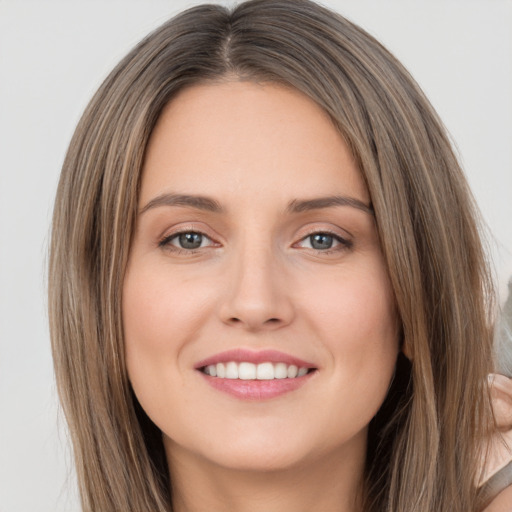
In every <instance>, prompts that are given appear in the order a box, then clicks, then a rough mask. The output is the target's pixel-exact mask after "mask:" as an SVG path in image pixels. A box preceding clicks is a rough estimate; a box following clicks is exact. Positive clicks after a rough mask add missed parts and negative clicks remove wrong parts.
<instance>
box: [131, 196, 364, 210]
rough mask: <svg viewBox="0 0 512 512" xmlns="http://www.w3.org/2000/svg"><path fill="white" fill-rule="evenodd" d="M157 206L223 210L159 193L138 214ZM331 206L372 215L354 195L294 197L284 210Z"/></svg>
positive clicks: (211, 202)
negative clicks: (349, 208) (355, 209)
mask: <svg viewBox="0 0 512 512" xmlns="http://www.w3.org/2000/svg"><path fill="white" fill-rule="evenodd" d="M159 206H188V207H190V208H196V209H199V210H204V211H208V212H213V213H222V212H224V209H223V208H222V206H221V205H220V204H219V203H218V202H217V201H216V200H215V199H212V198H210V197H206V196H200V195H191V194H160V195H159V196H157V197H155V198H153V199H151V201H149V202H148V203H147V204H146V205H145V206H144V207H143V208H142V209H141V210H140V211H139V215H142V214H143V213H144V212H146V211H148V210H151V209H153V208H157V207H159ZM333 206H350V207H352V208H357V209H358V210H361V211H363V212H365V213H368V214H370V215H374V211H373V208H372V206H371V204H370V205H366V204H365V203H363V201H360V200H359V199H356V198H355V197H348V196H327V197H317V198H314V199H294V200H293V201H291V202H290V203H289V204H288V206H287V207H286V211H287V212H288V213H302V212H306V211H311V210H321V209H322V208H332V207H333Z"/></svg>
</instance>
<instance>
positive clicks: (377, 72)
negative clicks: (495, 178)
mask: <svg viewBox="0 0 512 512" xmlns="http://www.w3.org/2000/svg"><path fill="white" fill-rule="evenodd" d="M234 78H236V79H238V80H250V81H258V82H277V83H281V84H283V85H286V86H290V87H293V88H295V89H297V90H299V91H301V92H302V93H304V94H306V95H307V96H309V97H310V98H312V99H313V100H314V101H315V102H316V103H317V104H318V105H320V106H321V107H322V108H323V109H324V110H325V111H326V112H327V113H328V114H329V115H330V116H331V118H332V119H333V122H334V123H335V125H336V126H337V127H338V129H339V131H340V134H341V135H342V136H343V138H344V140H345V141H346V142H347V144H348V145H349V147H350V149H351V151H352V153H353V155H354V157H355V158H356V160H357V163H358V165H359V168H360V170H361V173H362V175H363V177H364V179H365V182H366V184H367V186H368V190H369V192H370V196H371V199H372V205H373V208H374V211H375V217H376V221H377V227H378V231H379V236H380V240H381V245H382V250H383V253H384V257H385V260H386V263H387V267H388V271H389V275H390V279H391V283H392V286H393V290H394V294H395V298H396V303H397V308H398V311H399V315H400V319H401V323H402V335H403V344H404V345H405V347H406V348H407V352H408V353H410V354H411V355H412V362H409V361H407V360H406V359H405V358H404V357H400V358H399V361H398V364H397V374H396V377H395V379H394V382H393V385H392V388H391V390H390V393H389V395H388V397H387V399H386V401H385V403H384V404H383V407H382V408H381V411H380V412H379V414H378V415H377V416H376V418H374V420H373V421H372V424H371V425H370V434H369V436H370V437H369V445H368V457H367V468H366V494H367V497H366V504H365V512H370V511H371V512H384V511H386V512H413V511H421V512H425V511H438V510H448V509H450V510H452V511H453V512H467V511H468V510H473V509H474V505H475V498H476V491H475V487H474V481H475V478H476V473H477V463H478V460H479V452H478V446H479V442H480V440H481V439H482V437H483V435H484V434H485V433H486V429H488V428H489V421H490V420H489V418H490V417H491V415H490V405H489V400H488V396H487V390H486V375H487V373H488V372H489V371H490V370H491V361H492V354H491V339H492V333H491V325H490V324H491V318H492V313H493V303H492V297H493V296H494V293H493V289H492V285H491V282H490V279H489V277H488V276H489V272H488V269H487V266H486V261H485V256H484V253H483V250H482V244H481V241H480V235H479V221H478V215H477V210H476V207H475V204H474V201H473V199H472V197H471V194H470V191H469V189H468V186H467V183H466V180H465V178H464V176H463V174H462V171H461V169H460V166H459V164H458V162H457V159H456V157H455V156H454V153H453V150H452V148H451V146H450V142H449V139H448V137H447V134H446V132H445V130H444V128H443V126H442V124H441V122H440V120H439V119H438V117H437V115H436V114H435V112H434V110H433V109H432V107H431V106H430V104H429V102H428V101H427V99H426V98H425V96H424V95H423V93H422V92H421V90H420V88H419V87H418V86H417V84H416V83H415V82H414V81H413V79H412V78H411V77H410V76H409V74H408V73H407V71H406V70H405V69H404V68H403V67H402V65H401V64H400V63H399V62H398V61H397V60H396V59H395V58H394V57H393V56H392V55H391V54H390V53H389V52H388V51H387V50H386V49H385V48H383V47H382V45H380V43H378V42H377V41H376V40H375V39H374V38H373V37H371V36H370V35H368V34H367V33H366V32H364V31H363V30H362V29H360V28H359V27H357V26H355V25H353V24H352V23H350V22H348V21H347V20H346V19H344V18H343V17H341V16H340V15H337V14H335V13H333V12H331V11H329V10H327V9H325V8H323V7H321V6H319V5H316V4H314V3H312V2H310V1H308V0H277V1H273V0H272V1H271V0H252V1H248V2H244V3H242V4H240V5H238V6H237V7H235V8H234V9H232V10H228V9H226V8H224V7H220V6H217V5H203V6H199V7H195V8H192V9H189V10H188V11H185V12H183V13H182V14H180V15H178V16H176V17H175V18H173V19H171V20H170V21H168V22H167V23H165V24H164V25H162V26H161V27H160V28H158V29H157V30H155V31H154V32H153V33H151V34H150V35H149V36H148V37H146V38H145V39H144V40H143V41H142V42H141V43H139V44H138V45H137V46H136V47H135V48H134V49H133V50H132V51H131V52H130V53H129V54H128V55H127V56H126V57H125V58H124V59H123V60H122V61H121V62H120V63H119V64H118V66H117V67H116V68H115V69H114V70H113V71H112V72H111V74H110V75H109V76H108V77H107V79H106V80H105V82H104V83H103V84H102V86H101V87H100V89H99V90H98V92H97V93H96V94H95V96H94V97H93V98H92V100H91V102H90V103H89V105H88V107H87V109H86V111H85V112H84V114H83V116H82V118H81V120H80V122H79V124H78V126H77V129H76V131H75V134H74V136H73V138H72V141H71V143H70V147H69V150H68V153H67V155H66V158H65V161H64V165H63V169H62V174H61V178H60V182H59V187H58V191H57V197H56V201H55V210H54V217H53V228H52V238H51V248H50V273H49V283H50V285H49V309H50V329H51V339H52V349H53V357H54V362H55V371H56V375H57V385H58V391H59V394H60V398H61V402H62V406H63V409H64V412H65V415H66V418H67V421H68V424H69V428H70V431H71V437H72V440H73V447H74V453H75V459H76V468H77V474H78V481H79V486H80V494H81V499H82V506H83V509H84V511H96V510H101V511H102V512H108V511H112V512H113V511H118V510H123V511H126V512H128V511H133V512H136V511H141V510H152V511H155V512H164V511H167V512H169V511H170V510H171V509H172V508H171V496H170V490H169V475H168V469H167V464H166V461H165V456H164V451H163V447H162V441H161V436H160V432H159V430H158V429H157V427H156V426H155V425H154V424H153V423H152V422H151V420H149V418H147V416H146V415H145V413H144V411H143V410H142V408H141V407H140V405H139V404H138V402H137V400H136V398H135V397H134V395H133V393H132V391H131V387H130V384H129V381H128V377H127V372H126V367H125V361H124V346H123V322H122V315H121V292H122V287H123V279H124V271H125V267H126V264H127V260H128V256H129V250H130V242H131V239H132V234H133V232H134V229H135V225H136V220H137V203H138V193H139V186H140V178H141V169H142V166H143V162H144V155H145V150H146V146H147V143H148V140H149V137H150V135H151V133H152V130H153V128H154V126H155V124H156V122H157V120H158V118H159V115H160V113H161V111H162V109H163V108H164V106H165V105H166V104H167V103H168V102H169V101H171V100H172V98H173V97H174V96H175V95H176V94H177V93H178V92H179V91H180V90H182V89H183V88H185V87H188V86H191V85H193V84H198V83H208V82H216V81H219V80H226V79H234Z"/></svg>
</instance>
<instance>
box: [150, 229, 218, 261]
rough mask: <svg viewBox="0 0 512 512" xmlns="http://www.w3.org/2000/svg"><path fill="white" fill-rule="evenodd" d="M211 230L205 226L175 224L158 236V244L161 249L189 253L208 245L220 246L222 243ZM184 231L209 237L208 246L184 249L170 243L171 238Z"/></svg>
mask: <svg viewBox="0 0 512 512" xmlns="http://www.w3.org/2000/svg"><path fill="white" fill-rule="evenodd" d="M210 231H211V230H209V229H205V228H204V227H198V226H197V225H193V224H183V223H181V224H179V225H178V226H174V227H173V228H172V229H171V230H166V231H165V234H164V235H162V236H160V237H158V240H157V246H158V247H159V248H161V249H167V250H169V251H172V252H176V253H179V252H182V253H187V254H191V253H194V252H197V251H200V250H202V249H206V248H208V247H220V246H221V243H220V242H218V241H217V240H216V237H214V236H213V235H212V234H211V233H210ZM184 233H198V234H200V235H202V236H203V237H205V238H207V239H208V240H209V241H210V243H209V244H208V245H207V246H204V247H198V248H197V249H183V248H181V247H178V246H175V245H172V244H171V243H170V242H171V240H173V239H175V238H177V237H178V236H179V235H182V234H184Z"/></svg>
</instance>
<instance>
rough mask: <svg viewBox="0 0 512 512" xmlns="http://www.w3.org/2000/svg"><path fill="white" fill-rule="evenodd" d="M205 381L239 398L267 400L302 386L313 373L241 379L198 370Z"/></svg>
mask: <svg viewBox="0 0 512 512" xmlns="http://www.w3.org/2000/svg"><path fill="white" fill-rule="evenodd" d="M200 373H201V375H202V376H203V377H204V378H205V380H206V382H207V383H208V384H209V385H210V386H212V387H213V388H214V389H216V390H218V391H222V392H223V393H227V394H228V395H231V396H234V397H235V398H238V399H240V400H269V399H270V398H275V397H278V396H281V395H284V394H286V393H290V392H291V391H295V390H296V389H299V388H300V387H301V386H303V385H304V384H305V383H306V382H307V381H308V380H309V379H310V378H311V376H312V375H313V374H314V373H315V372H314V371H313V372H310V373H308V374H306V375H304V376H303V377H296V378H294V379H273V380H241V379H223V378H220V377H211V376H210V375H206V374H205V373H203V372H200Z"/></svg>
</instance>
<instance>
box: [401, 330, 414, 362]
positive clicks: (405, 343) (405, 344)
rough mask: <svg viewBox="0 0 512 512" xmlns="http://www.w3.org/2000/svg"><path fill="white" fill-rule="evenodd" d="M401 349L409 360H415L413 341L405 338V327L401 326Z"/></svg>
mask: <svg viewBox="0 0 512 512" xmlns="http://www.w3.org/2000/svg"><path fill="white" fill-rule="evenodd" d="M400 351H401V352H402V354H403V355H404V356H405V357H406V358H407V359H409V361H412V360H413V350H412V343H411V341H410V340H408V339H406V338H405V335H404V330H403V327H401V328H400Z"/></svg>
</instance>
